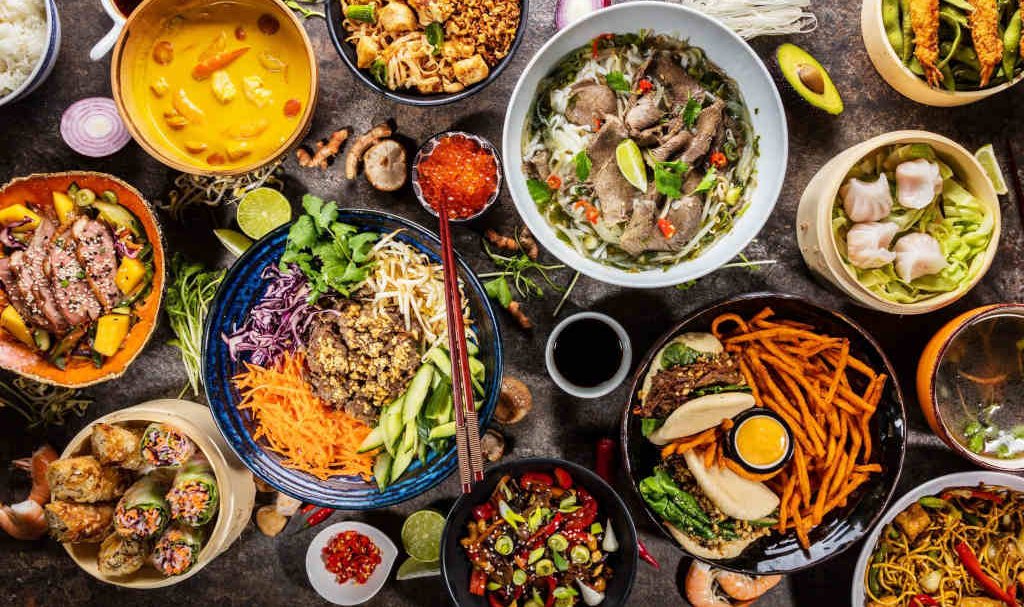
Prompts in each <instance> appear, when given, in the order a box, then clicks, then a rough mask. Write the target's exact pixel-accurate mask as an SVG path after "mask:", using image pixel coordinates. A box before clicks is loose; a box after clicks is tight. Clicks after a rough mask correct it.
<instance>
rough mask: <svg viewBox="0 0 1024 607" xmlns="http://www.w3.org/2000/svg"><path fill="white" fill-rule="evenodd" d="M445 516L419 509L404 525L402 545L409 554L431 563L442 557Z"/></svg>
mask: <svg viewBox="0 0 1024 607" xmlns="http://www.w3.org/2000/svg"><path fill="white" fill-rule="evenodd" d="M443 531H444V517H443V516H441V515H440V514H438V513H437V512H434V511H433V510H418V511H416V512H413V513H412V514H410V515H409V518H407V519H405V523H404V524H403V525H402V545H403V546H405V551H406V552H408V553H409V556H411V557H413V558H414V559H416V560H419V561H423V562H426V563H430V562H433V561H436V560H438V559H440V558H441V533H442V532H443Z"/></svg>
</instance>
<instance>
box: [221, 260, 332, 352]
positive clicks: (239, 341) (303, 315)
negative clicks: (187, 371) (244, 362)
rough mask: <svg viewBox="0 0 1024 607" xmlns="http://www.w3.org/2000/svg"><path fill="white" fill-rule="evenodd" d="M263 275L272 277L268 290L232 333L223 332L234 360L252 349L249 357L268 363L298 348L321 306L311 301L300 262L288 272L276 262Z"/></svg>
mask: <svg viewBox="0 0 1024 607" xmlns="http://www.w3.org/2000/svg"><path fill="white" fill-rule="evenodd" d="M263 278H264V280H269V281H270V283H269V284H268V285H267V290H266V292H265V293H264V294H263V298H262V299H261V300H260V301H259V303H257V304H256V305H255V306H253V308H252V310H250V311H249V315H248V316H247V317H246V319H245V322H244V323H243V324H242V326H241V328H239V329H237V330H236V331H235V332H234V333H232V334H231V335H226V334H224V335H221V339H223V340H224V343H226V344H227V345H228V353H229V354H230V355H231V360H234V361H238V360H239V357H240V356H242V355H243V354H245V353H250V354H251V355H250V357H249V360H250V361H251V362H252V363H254V364H257V365H260V366H266V365H267V364H269V363H270V362H271V361H273V360H274V359H275V358H277V357H278V356H279V355H281V354H283V353H284V352H293V351H295V350H296V349H297V348H298V347H299V345H300V344H301V343H302V341H303V339H304V337H303V336H304V335H305V332H306V328H307V327H308V325H309V321H310V319H311V318H312V317H313V315H314V313H315V312H317V310H318V308H317V307H316V306H313V305H310V304H309V302H308V299H309V292H310V286H309V283H308V282H307V281H306V278H305V276H303V275H302V272H301V271H300V270H299V269H298V268H297V267H296V266H292V267H290V268H289V269H288V271H287V272H283V271H281V270H280V269H279V268H278V267H277V265H276V264H274V265H270V266H267V269H266V270H264V271H263Z"/></svg>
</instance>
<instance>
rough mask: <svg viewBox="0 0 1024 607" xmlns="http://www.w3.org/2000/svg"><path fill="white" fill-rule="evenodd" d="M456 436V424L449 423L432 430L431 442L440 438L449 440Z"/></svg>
mask: <svg viewBox="0 0 1024 607" xmlns="http://www.w3.org/2000/svg"><path fill="white" fill-rule="evenodd" d="M450 436H455V422H448V423H447V424H441V425H440V426H434V427H433V428H432V429H431V430H430V440H437V439H439V438H448V437H450Z"/></svg>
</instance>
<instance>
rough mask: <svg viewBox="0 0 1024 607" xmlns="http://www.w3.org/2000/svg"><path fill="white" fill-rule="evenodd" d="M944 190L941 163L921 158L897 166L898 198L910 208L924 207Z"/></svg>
mask: <svg viewBox="0 0 1024 607" xmlns="http://www.w3.org/2000/svg"><path fill="white" fill-rule="evenodd" d="M940 192H942V176H941V175H939V165H938V164H936V163H934V162H931V161H928V160H925V159H924V158H919V159H917V160H910V161H908V162H904V163H901V164H900V165H899V166H898V167H896V199H897V200H899V203H900V204H901V205H903V206H905V207H907V208H908V209H923V208H925V207H926V206H928V205H930V204H931V203H932V201H933V200H935V197H936V196H938V195H939V193H940Z"/></svg>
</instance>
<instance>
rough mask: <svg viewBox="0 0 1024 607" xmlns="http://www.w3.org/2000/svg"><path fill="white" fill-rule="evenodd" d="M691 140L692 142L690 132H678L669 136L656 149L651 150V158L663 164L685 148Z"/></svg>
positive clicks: (684, 130)
mask: <svg viewBox="0 0 1024 607" xmlns="http://www.w3.org/2000/svg"><path fill="white" fill-rule="evenodd" d="M691 140H693V134H692V133H690V131H687V130H686V129H683V130H680V131H678V132H676V133H674V134H672V135H669V136H668V137H667V138H665V140H664V141H662V142H661V144H660V145H658V147H656V148H654V149H653V150H651V158H653V159H654V160H656V161H658V162H665V161H666V160H668V159H670V158H672V157H673V156H675V155H676V154H677V153H678V152H679V150H681V149H683V148H684V147H686V145H687V144H688V143H690V141H691Z"/></svg>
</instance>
